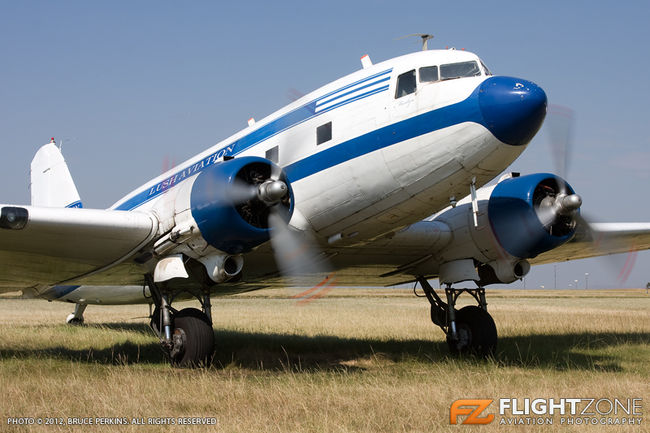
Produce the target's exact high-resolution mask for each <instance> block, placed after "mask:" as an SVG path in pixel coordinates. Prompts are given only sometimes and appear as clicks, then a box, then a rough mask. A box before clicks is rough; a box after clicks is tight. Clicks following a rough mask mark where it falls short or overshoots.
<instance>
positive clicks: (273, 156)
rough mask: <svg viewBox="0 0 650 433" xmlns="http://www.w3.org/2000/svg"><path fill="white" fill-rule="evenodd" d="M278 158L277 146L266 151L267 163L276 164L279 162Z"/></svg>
mask: <svg viewBox="0 0 650 433" xmlns="http://www.w3.org/2000/svg"><path fill="white" fill-rule="evenodd" d="M278 157H279V151H278V146H275V147H272V148H270V149H269V150H267V151H266V159H268V160H269V161H272V162H275V163H276V164H277V163H278V160H279V158H278Z"/></svg>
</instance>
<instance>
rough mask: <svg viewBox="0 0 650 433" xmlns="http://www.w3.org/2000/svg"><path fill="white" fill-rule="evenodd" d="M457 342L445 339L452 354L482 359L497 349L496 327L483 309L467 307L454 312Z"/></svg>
mask: <svg viewBox="0 0 650 433" xmlns="http://www.w3.org/2000/svg"><path fill="white" fill-rule="evenodd" d="M456 333H457V334H458V340H456V341H454V340H451V339H450V338H449V337H447V344H448V345H449V350H450V351H451V352H452V353H454V354H461V355H462V354H473V355H478V356H482V357H488V356H491V355H494V353H495V352H496V348H497V327H496V325H495V324H494V320H493V319H492V316H490V314H489V313H488V312H487V311H485V310H484V309H482V308H480V307H477V306H475V305H468V306H467V307H463V308H461V309H460V310H458V311H456Z"/></svg>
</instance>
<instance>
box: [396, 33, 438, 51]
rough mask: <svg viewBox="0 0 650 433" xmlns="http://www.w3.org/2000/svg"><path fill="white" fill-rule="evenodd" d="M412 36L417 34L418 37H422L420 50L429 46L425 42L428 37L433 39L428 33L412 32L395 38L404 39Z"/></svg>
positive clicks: (424, 49)
mask: <svg viewBox="0 0 650 433" xmlns="http://www.w3.org/2000/svg"><path fill="white" fill-rule="evenodd" d="M412 36H418V37H419V38H420V39H422V51H427V50H428V49H429V46H428V44H427V42H428V41H429V39H433V35H430V34H428V33H413V34H410V35H406V36H402V37H400V38H397V39H396V40H400V39H404V38H410V37H412Z"/></svg>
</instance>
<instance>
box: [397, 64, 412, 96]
mask: <svg viewBox="0 0 650 433" xmlns="http://www.w3.org/2000/svg"><path fill="white" fill-rule="evenodd" d="M415 88H416V84H415V69H413V70H412V71H408V72H404V73H403V74H401V75H400V76H398V77H397V88H396V90H395V99H397V98H401V97H402V96H406V95H410V94H411V93H414V92H415Z"/></svg>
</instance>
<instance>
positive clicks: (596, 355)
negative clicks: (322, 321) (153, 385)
mask: <svg viewBox="0 0 650 433" xmlns="http://www.w3.org/2000/svg"><path fill="white" fill-rule="evenodd" d="M87 327H89V328H98V329H106V330H108V332H125V331H126V332H136V333H142V334H145V335H150V336H151V343H145V344H137V343H134V342H131V341H129V340H128V339H127V341H125V342H123V343H119V344H115V345H113V346H111V347H105V348H102V349H93V348H88V349H81V350H79V349H71V348H68V347H63V346H61V345H57V342H56V341H52V345H51V346H49V347H43V348H42V349H19V348H17V349H8V350H0V361H1V360H2V359H7V358H19V359H25V358H34V359H43V358H53V359H61V360H70V361H77V362H87V363H99V364H107V365H122V364H134V363H151V364H161V365H165V364H167V361H166V359H165V357H164V355H163V352H162V350H161V348H160V345H159V344H158V342H157V338H156V337H155V336H154V335H153V333H152V331H151V330H150V329H149V327H148V326H147V325H145V324H133V323H110V324H104V325H87ZM79 331H80V332H83V329H80V330H79ZM433 332H439V331H438V330H437V329H432V333H433ZM440 336H442V334H440ZM127 337H128V336H127ZM434 338H435V337H434ZM215 340H216V355H215V358H214V361H213V365H214V366H215V367H216V368H228V367H231V366H233V367H241V368H247V369H253V370H268V371H275V370H283V371H286V370H291V371H303V372H309V371H340V370H344V371H350V370H358V369H363V368H364V367H363V366H364V365H368V360H373V359H375V360H378V361H379V362H382V361H390V362H394V363H408V362H416V363H432V362H433V363H435V362H445V361H448V360H449V359H450V358H452V357H451V356H450V355H449V354H448V351H447V345H446V343H445V342H444V341H441V340H437V341H431V340H421V339H417V340H379V339H357V338H340V337H335V336H314V337H310V336H304V335H289V334H273V333H249V332H238V331H226V330H217V331H216V333H215ZM638 344H646V345H647V344H650V333H619V332H610V333H573V334H560V335H551V334H543V335H542V334H538V335H522V336H510V337H505V338H501V339H499V347H498V350H497V355H496V357H495V359H492V360H488V361H487V362H490V363H494V364H496V365H498V366H504V367H508V366H517V367H533V368H534V367H541V368H550V369H554V370H602V371H620V370H622V366H621V361H622V359H621V356H617V354H616V352H614V354H613V355H604V354H602V349H606V348H608V347H614V346H621V345H638ZM630 350H632V349H630ZM457 362H461V363H462V362H470V363H476V362H483V361H482V360H479V359H475V358H469V359H468V360H467V361H464V360H459V361H457Z"/></svg>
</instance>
